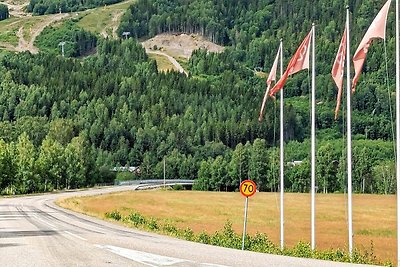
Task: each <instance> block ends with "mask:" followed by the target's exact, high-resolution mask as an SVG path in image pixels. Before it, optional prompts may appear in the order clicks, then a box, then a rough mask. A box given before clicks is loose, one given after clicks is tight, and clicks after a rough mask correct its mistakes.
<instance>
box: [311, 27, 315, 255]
mask: <svg viewBox="0 0 400 267" xmlns="http://www.w3.org/2000/svg"><path fill="white" fill-rule="evenodd" d="M311 249H312V250H314V249H315V24H314V23H313V24H312V78H311Z"/></svg>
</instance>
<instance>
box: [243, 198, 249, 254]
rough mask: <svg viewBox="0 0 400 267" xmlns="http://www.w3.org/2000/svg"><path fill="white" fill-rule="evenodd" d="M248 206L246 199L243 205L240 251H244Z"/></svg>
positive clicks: (247, 199)
mask: <svg viewBox="0 0 400 267" xmlns="http://www.w3.org/2000/svg"><path fill="white" fill-rule="evenodd" d="M248 206H249V197H246V202H245V204H244V223H243V238H242V250H244V240H245V238H246V227H247V208H248Z"/></svg>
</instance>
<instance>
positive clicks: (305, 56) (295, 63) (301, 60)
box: [269, 30, 312, 96]
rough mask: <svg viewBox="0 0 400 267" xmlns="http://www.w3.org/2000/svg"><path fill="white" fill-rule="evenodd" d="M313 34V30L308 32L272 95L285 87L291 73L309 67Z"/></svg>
mask: <svg viewBox="0 0 400 267" xmlns="http://www.w3.org/2000/svg"><path fill="white" fill-rule="evenodd" d="M311 34H312V30H311V31H310V32H309V33H308V35H307V36H306V38H305V39H304V40H303V42H302V43H301V45H300V46H299V48H298V49H297V51H296V53H295V54H294V56H293V57H292V59H291V60H290V61H289V64H288V66H287V68H286V71H285V73H283V75H282V77H281V78H280V79H279V81H278V82H277V83H276V84H275V86H274V87H273V88H272V89H271V91H270V92H269V95H270V96H273V95H274V94H276V93H277V92H279V91H280V90H281V89H282V88H283V86H284V85H285V83H286V80H287V78H288V77H289V75H292V74H294V73H296V72H299V71H301V70H304V69H308V68H309V65H310V60H309V57H310V43H311Z"/></svg>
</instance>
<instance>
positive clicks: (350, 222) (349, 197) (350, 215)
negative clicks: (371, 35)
mask: <svg viewBox="0 0 400 267" xmlns="http://www.w3.org/2000/svg"><path fill="white" fill-rule="evenodd" d="M346 9H347V10H346V47H347V49H346V72H347V73H346V77H347V78H346V86H347V97H346V100H347V101H346V102H347V202H348V204H347V208H348V226H349V254H350V257H352V254H353V204H352V191H353V189H352V176H351V175H352V173H351V172H352V170H353V168H352V163H351V160H352V159H351V158H352V154H351V85H350V15H349V13H350V12H349V6H347V8H346Z"/></svg>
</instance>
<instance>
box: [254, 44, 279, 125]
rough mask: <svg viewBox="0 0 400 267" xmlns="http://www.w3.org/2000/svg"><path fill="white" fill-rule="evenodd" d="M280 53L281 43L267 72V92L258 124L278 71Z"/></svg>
mask: <svg viewBox="0 0 400 267" xmlns="http://www.w3.org/2000/svg"><path fill="white" fill-rule="evenodd" d="M280 53H282V43H281V44H280V45H279V49H278V53H277V54H276V57H275V61H274V64H273V65H272V68H271V71H270V72H269V75H268V79H267V90H265V94H264V98H263V101H262V103H261V110H260V115H259V116H258V121H260V122H261V121H262V116H263V114H264V109H265V102H267V98H268V93H269V89H270V88H271V83H272V82H273V81H276V71H277V69H278V61H279V56H280Z"/></svg>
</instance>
